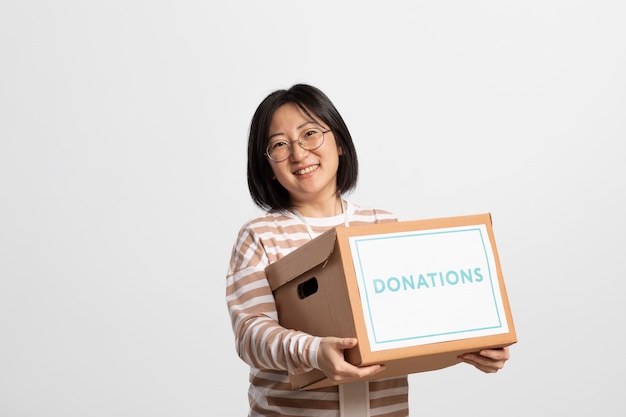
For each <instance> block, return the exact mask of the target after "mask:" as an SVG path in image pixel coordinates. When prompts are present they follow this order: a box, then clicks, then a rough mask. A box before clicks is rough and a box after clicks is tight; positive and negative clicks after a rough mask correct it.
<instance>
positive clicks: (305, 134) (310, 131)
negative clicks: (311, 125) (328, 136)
mask: <svg viewBox="0 0 626 417" xmlns="http://www.w3.org/2000/svg"><path fill="white" fill-rule="evenodd" d="M318 133H320V130H319V129H308V130H305V131H304V132H302V135H300V137H301V138H302V139H305V140H306V139H308V138H310V137H312V136H315V135H317V134H318Z"/></svg>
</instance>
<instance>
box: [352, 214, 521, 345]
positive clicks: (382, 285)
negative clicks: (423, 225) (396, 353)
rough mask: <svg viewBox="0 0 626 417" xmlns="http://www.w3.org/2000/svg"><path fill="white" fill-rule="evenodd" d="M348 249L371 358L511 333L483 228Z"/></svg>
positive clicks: (368, 239)
mask: <svg viewBox="0 0 626 417" xmlns="http://www.w3.org/2000/svg"><path fill="white" fill-rule="evenodd" d="M349 242H350V248H351V251H352V258H353V260H354V267H355V270H356V278H357V283H358V287H359V291H360V294H361V304H362V306H363V315H364V317H365V323H366V327H367V332H368V337H369V342H370V347H371V351H372V352H375V351H379V350H385V349H396V348H401V347H408V346H418V345H424V344H429V343H436V342H444V341H451V340H459V339H467V338H473V337H481V336H489V335H494V334H501V333H508V331H509V330H508V324H507V321H506V314H505V311H504V307H503V304H502V296H501V292H500V285H499V281H498V275H497V269H496V264H495V260H494V255H493V251H492V246H491V242H490V239H489V235H488V233H487V229H486V227H485V225H473V226H464V227H454V228H444V229H432V230H422V231H410V232H402V233H390V234H379V235H368V236H353V237H350V238H349Z"/></svg>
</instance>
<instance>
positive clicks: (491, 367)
mask: <svg viewBox="0 0 626 417" xmlns="http://www.w3.org/2000/svg"><path fill="white" fill-rule="evenodd" d="M510 357H511V354H510V352H509V348H508V346H506V347H503V348H500V349H483V350H481V351H480V352H473V353H466V354H463V355H461V356H459V359H460V360H461V362H465V363H469V364H470V365H474V366H475V367H476V368H477V369H479V370H481V371H483V372H484V373H486V374H492V373H496V372H498V371H499V370H500V369H502V368H503V367H504V363H505V362H506V361H508V360H509V358H510Z"/></svg>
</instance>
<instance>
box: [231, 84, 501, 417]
mask: <svg viewBox="0 0 626 417" xmlns="http://www.w3.org/2000/svg"><path fill="white" fill-rule="evenodd" d="M357 177H358V161H357V157H356V149H355V146H354V143H353V141H352V137H351V135H350V132H349V131H348V128H347V126H346V125H345V123H344V121H343V118H342V117H341V115H340V114H339V112H338V111H337V109H336V108H335V106H334V105H333V103H332V102H331V101H330V99H329V98H328V97H327V96H326V95H325V94H324V93H323V92H322V91H320V90H319V89H317V88H315V87H312V86H309V85H303V84H297V85H294V86H293V87H291V88H290V89H288V90H278V91H275V92H273V93H272V94H270V95H269V96H268V97H266V98H265V99H264V100H263V101H262V102H261V104H260V105H259V107H258V108H257V110H256V112H255V114H254V116H253V118H252V122H251V127H250V134H249V140H248V188H249V191H250V195H251V197H252V199H253V201H254V202H255V203H256V204H257V205H258V206H259V207H261V208H263V209H266V210H267V211H266V212H265V213H264V214H263V215H262V216H260V217H257V218H255V219H252V220H250V221H248V222H247V223H245V224H244V225H243V226H242V227H241V229H240V231H239V234H238V236H237V239H236V242H235V244H234V246H233V251H232V255H231V260H230V264H229V269H228V273H227V277H226V301H227V304H228V310H229V312H230V315H231V323H232V325H233V332H234V335H235V346H236V349H237V353H238V355H239V357H240V358H241V359H242V360H243V361H245V362H246V363H247V364H248V365H249V366H250V386H249V390H248V394H249V395H248V398H249V403H250V412H249V415H250V416H270V415H271V416H274V415H296V414H297V415H304V414H306V415H313V414H315V415H317V416H329V417H330V416H333V417H336V416H344V415H346V416H347V415H370V412H371V415H377V416H387V417H399V416H408V415H409V409H408V377H407V375H403V376H397V377H393V378H386V379H381V380H376V379H375V378H376V374H377V373H379V372H380V371H382V370H384V369H385V368H384V365H382V364H377V365H369V366H363V367H357V366H354V365H352V364H351V363H349V362H347V361H346V360H345V358H344V351H345V350H346V349H350V348H352V347H354V346H355V345H356V344H357V342H358V341H357V340H356V339H355V338H341V337H333V336H332V335H327V336H325V337H320V336H314V335H311V334H307V333H304V332H301V331H297V330H293V329H287V328H285V327H282V326H281V324H280V322H279V320H278V314H277V310H276V305H275V302H274V298H273V295H272V291H271V289H270V286H269V282H268V279H267V276H266V274H265V268H266V267H267V266H268V265H270V264H272V263H273V262H276V261H277V260H278V259H280V258H282V257H283V256H285V255H287V254H289V253H291V252H293V251H294V250H295V249H297V248H298V247H300V246H302V245H303V244H305V243H306V242H308V241H310V240H311V239H314V238H315V237H317V236H318V235H320V234H321V233H323V232H325V231H327V230H329V229H330V228H332V227H334V226H337V225H340V224H343V225H346V226H348V225H357V224H368V223H370V224H371V223H384V222H394V221H397V218H396V216H395V215H394V214H392V213H390V212H388V211H386V210H380V209H374V208H367V207H362V206H359V205H357V204H354V203H351V202H348V201H346V200H344V198H343V195H344V194H345V193H347V192H348V191H350V190H352V189H353V188H354V187H355V186H356V182H357ZM307 290H310V289H307ZM482 353H483V355H484V354H485V353H486V356H483V355H480V354H479V353H476V354H470V355H469V356H468V358H467V362H468V363H471V362H470V361H471V360H476V359H478V362H479V363H480V364H481V365H480V366H481V368H479V369H482V370H483V371H485V372H496V371H497V370H498V369H500V368H501V367H502V366H503V365H504V362H505V361H506V360H507V359H508V355H509V353H508V350H507V349H506V348H505V349H496V350H487V351H483V352H482ZM477 367H478V366H477ZM312 369H319V370H321V371H322V372H323V373H324V374H325V375H326V376H327V377H328V378H329V379H330V380H331V381H332V382H333V383H334V384H335V385H334V386H331V387H327V388H319V389H311V390H307V391H293V390H292V388H291V385H290V380H289V375H290V374H293V375H295V374H299V373H303V372H308V371H310V370H312ZM365 381H368V382H365ZM356 408H358V410H360V411H359V412H360V413H361V414H350V413H351V412H352V411H355V409H356Z"/></svg>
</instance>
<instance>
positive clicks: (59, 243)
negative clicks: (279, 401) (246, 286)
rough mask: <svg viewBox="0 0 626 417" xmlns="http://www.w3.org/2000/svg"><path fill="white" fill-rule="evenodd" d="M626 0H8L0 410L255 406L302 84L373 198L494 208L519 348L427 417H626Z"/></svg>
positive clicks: (2, 13)
mask: <svg viewBox="0 0 626 417" xmlns="http://www.w3.org/2000/svg"><path fill="white" fill-rule="evenodd" d="M625 21H626V6H625V5H624V3H623V2H620V1H599V0H594V1H569V0H561V1H556V0H542V1H534V0H531V1H524V2H506V1H495V0H494V1H476V2H467V1H437V2H435V1H432V2H418V1H413V2H408V1H407V2H387V3H385V4H384V6H383V3H382V2H369V1H343V2H342V1H318V2H299V1H287V0H284V1H231V2H208V1H189V0H179V1H147V0H143V1H141V0H126V1H119V0H113V1H90V2H78V1H56V2H49V1H43V0H39V1H37V0H32V1H29V0H26V1H17V0H3V1H0V60H1V65H0V415H1V416H2V417H31V416H37V417H39V416H41V417H56V416H63V417H84V416H90V417H104V416H107V417H109V416H116V417H127V416H133V417H134V416H151V417H161V416H163V417H169V416H177V417H183V416H184V417H199V416H214V415H220V416H244V415H245V414H246V412H247V399H246V389H247V367H246V365H245V364H244V363H243V362H241V361H240V360H239V359H238V358H237V356H236V354H235V351H234V345H233V337H232V332H231V328H230V323H229V318H228V315H227V311H226V306H225V301H224V286H225V274H226V268H227V263H228V259H229V256H230V250H231V246H232V244H233V242H234V238H235V235H236V233H237V230H238V228H239V226H241V224H242V223H243V222H244V221H246V220H247V219H249V218H250V217H252V216H255V215H257V214H258V213H259V211H258V210H257V209H256V208H255V207H253V205H252V203H251V200H250V197H249V195H248V191H247V186H246V173H245V163H246V140H247V132H248V123H249V121H250V118H251V116H252V113H253V111H254V109H255V108H256V106H257V104H258V103H259V102H260V101H261V100H262V99H263V98H264V97H265V96H266V95H267V94H268V93H270V92H271V91H273V90H274V89H277V88H284V87H289V86H290V85H292V84H293V83H296V82H307V83H311V84H313V85H316V86H318V87H320V88H321V89H322V90H324V91H325V92H326V93H327V94H328V95H329V96H330V98H331V99H332V100H333V101H334V102H335V104H336V106H337V107H338V109H339V110H340V112H341V113H342V114H343V116H344V118H345V120H346V122H347V124H348V126H349V127H350V129H351V132H352V134H353V136H354V140H355V142H356V145H357V149H358V152H359V157H360V162H361V171H360V172H361V176H360V182H359V187H358V189H357V190H356V192H355V193H353V194H352V195H350V196H348V198H349V199H350V200H352V201H354V202H357V203H360V204H363V205H372V206H376V207H380V208H385V209H388V210H391V211H393V212H395V213H396V214H397V215H398V216H399V217H400V218H401V219H402V220H412V219H420V218H431V217H444V216H449V215H463V214H475V213H483V212H490V213H492V216H493V225H494V233H495V236H496V242H497V245H498V249H499V254H500V260H501V262H502V267H503V271H504V276H505V282H506V284H507V291H508V293H509V299H510V301H511V305H512V310H513V315H514V321H515V325H516V330H517V333H518V338H519V342H518V343H517V344H516V345H514V346H513V347H512V349H511V352H512V359H511V360H510V361H509V363H508V364H507V366H506V368H505V369H504V370H503V371H502V372H500V373H498V374H496V375H485V374H482V373H480V372H478V371H476V370H475V369H473V368H471V367H469V366H467V365H463V364H461V365H459V366H456V367H452V368H448V369H446V370H443V371H438V372H431V373H427V374H416V375H411V377H410V383H411V388H410V395H411V407H412V415H415V416H418V415H419V416H434V415H441V416H449V415H454V414H459V413H463V414H464V415H467V416H478V415H480V416H501V415H502V414H503V413H505V414H506V415H508V416H527V415H547V414H548V411H547V410H548V409H550V410H552V412H554V413H556V414H557V415H568V416H572V415H576V416H588V415H592V413H593V414H594V415H595V413H596V412H597V411H598V410H602V411H601V412H602V414H603V415H604V416H621V415H623V410H624V407H625V401H624V395H623V388H624V387H623V375H624V372H625V371H626V369H625V366H624V363H625V362H624V360H623V358H622V356H623V329H624V327H623V326H624V325H623V319H624V317H625V314H624V313H625V307H624V306H625V303H624V295H623V290H622V288H623V284H622V282H623V280H624V267H623V265H624V263H623V259H624V258H623V257H624V250H625V249H626V247H625V239H626V223H625V220H624V213H626V203H625V201H624V194H625V193H624V192H625V190H626V168H625V167H626V164H625V163H624V150H623V146H624V145H623V143H624V139H626V77H625V76H624V74H626V46H625V45H626V26H625V25H624V22H625Z"/></svg>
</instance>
